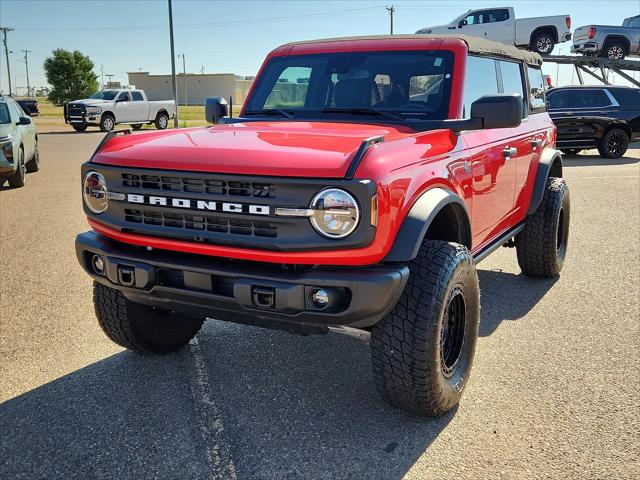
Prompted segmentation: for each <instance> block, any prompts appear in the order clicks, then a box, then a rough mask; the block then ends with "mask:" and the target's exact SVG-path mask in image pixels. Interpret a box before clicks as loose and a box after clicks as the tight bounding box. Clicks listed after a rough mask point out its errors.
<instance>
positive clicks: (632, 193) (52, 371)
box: [0, 130, 640, 480]
mask: <svg viewBox="0 0 640 480" xmlns="http://www.w3.org/2000/svg"><path fill="white" fill-rule="evenodd" d="M101 138H102V134H100V133H86V134H76V133H71V132H69V131H66V130H65V131H59V132H50V133H41V134H40V144H41V163H42V168H41V171H40V172H39V173H35V174H30V175H29V176H28V180H27V186H26V187H25V188H23V189H19V190H10V189H8V188H7V187H6V186H5V187H3V188H2V189H0V229H1V234H0V262H1V263H0V272H1V276H0V281H1V285H0V294H1V301H0V316H1V322H2V323H1V332H0V351H1V358H0V389H1V391H0V401H2V402H3V403H1V404H0V431H1V432H2V433H1V434H0V442H1V449H0V478H3V479H22V478H24V479H36V478H38V479H41V478H42V479H45V478H46V479H62V478H64V479H71V478H77V479H83V480H87V479H92V478H118V479H128V478H131V479H140V478H185V479H186V478H190V479H211V478H238V479H265V480H266V479H288V478H303V479H324V478H326V479H338V478H339V479H343V478H353V479H365V478H372V479H385V480H393V479H400V478H405V477H406V478H409V479H431V478H433V479H436V478H437V479H442V478H452V479H453V478H469V479H477V478H514V479H526V478H575V479H581V480H582V479H587V478H594V479H595V478H598V479H609V478H611V479H624V478H629V479H631V478H638V472H639V471H640V462H639V459H640V447H639V445H640V438H639V433H638V432H640V421H639V418H640V415H639V414H640V401H639V397H638V391H640V360H639V359H638V353H639V352H640V327H639V326H638V319H639V318H640V306H639V292H640V240H639V235H638V234H639V233H640V164H639V159H640V150H638V149H635V150H630V151H629V152H628V154H627V156H626V157H625V158H624V159H621V160H617V161H610V160H605V159H602V158H600V157H598V156H596V155H595V154H594V152H586V154H582V155H580V156H579V157H576V158H570V159H567V160H566V163H565V164H566V167H565V172H566V175H565V176H566V178H567V181H568V183H569V188H570V191H571V200H572V212H571V214H572V215H571V238H570V247H569V253H568V259H567V263H566V265H565V270H564V271H563V272H562V277H561V278H560V279H558V280H549V281H540V280H531V279H527V278H525V277H523V276H522V275H521V274H520V271H519V269H518V265H517V262H516V258H515V252H514V251H513V250H511V249H500V250H499V251H497V252H496V253H495V254H494V255H493V256H491V257H489V259H487V260H486V261H485V262H483V263H482V264H480V267H479V268H480V282H481V287H482V306H483V309H482V324H481V327H480V334H481V338H480V339H479V343H478V349H477V354H476V361H475V365H474V370H473V374H472V377H471V379H470V383H469V385H468V389H467V391H466V392H465V395H464V396H463V399H462V403H461V404H460V406H459V408H457V410H456V411H454V412H452V413H450V414H449V415H447V416H445V417H443V418H440V419H436V420H417V419H414V418H411V417H408V416H406V415H404V414H402V413H400V412H398V411H396V410H394V409H392V408H390V407H387V406H386V405H384V404H383V403H381V401H380V400H379V399H378V397H377V394H376V392H375V387H374V385H373V379H372V374H371V371H370V366H369V353H368V349H367V347H366V346H364V345H362V344H360V343H358V342H357V341H356V340H353V339H350V338H346V337H341V336H337V335H327V336H322V337H298V336H293V335H290V334H287V333H281V332H275V331H269V330H261V329H258V328H252V327H244V326H237V325H232V324H224V323H222V322H215V321H210V322H208V323H207V324H205V326H204V328H203V330H202V331H201V333H200V334H199V335H198V337H197V342H194V343H193V344H192V345H191V346H190V348H186V349H184V350H182V351H180V352H178V353H175V354H171V355H168V356H166V357H162V358H160V357H145V356H140V355H136V354H133V353H130V352H127V351H123V350H122V349H120V348H119V347H117V346H116V345H114V344H112V343H111V342H110V341H109V340H107V338H106V337H105V336H104V335H103V333H102V332H101V331H100V328H99V327H98V324H97V322H96V321H95V318H94V314H93V308H92V303H91V283H90V281H89V279H88V277H87V276H86V275H85V274H84V273H83V272H82V270H81V268H80V267H79V266H78V264H77V262H76V259H75V253H74V247H73V240H74V237H75V235H76V233H77V232H80V231H83V230H86V229H87V228H88V227H87V225H86V222H85V219H84V216H83V213H82V208H81V200H80V178H79V171H80V170H79V165H80V164H81V163H82V162H83V161H85V160H86V159H87V158H88V156H89V155H90V154H91V152H92V151H93V149H94V148H95V145H96V144H97V143H98V141H99V140H100V139H101Z"/></svg>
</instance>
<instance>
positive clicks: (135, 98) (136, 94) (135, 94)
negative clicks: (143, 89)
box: [131, 91, 144, 102]
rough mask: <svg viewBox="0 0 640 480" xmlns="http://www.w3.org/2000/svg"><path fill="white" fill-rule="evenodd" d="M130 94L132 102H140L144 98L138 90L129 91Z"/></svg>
mask: <svg viewBox="0 0 640 480" xmlns="http://www.w3.org/2000/svg"><path fill="white" fill-rule="evenodd" d="M131 96H132V97H133V101H134V102H142V101H143V100H144V99H143V98H142V93H140V92H136V91H134V92H131Z"/></svg>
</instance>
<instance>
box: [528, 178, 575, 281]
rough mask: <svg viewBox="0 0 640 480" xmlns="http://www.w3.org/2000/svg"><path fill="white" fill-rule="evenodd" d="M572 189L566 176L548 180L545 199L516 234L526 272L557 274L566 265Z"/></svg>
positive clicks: (530, 274)
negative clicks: (566, 180)
mask: <svg viewBox="0 0 640 480" xmlns="http://www.w3.org/2000/svg"><path fill="white" fill-rule="evenodd" d="M569 207H570V203H569V190H568V189H567V184H566V182H565V181H564V179H562V178H557V177H550V178H549V179H548V180H547V185H546V187H545V191H544V195H543V197H542V203H540V205H539V206H538V209H537V210H536V211H535V212H534V213H532V214H531V215H529V216H528V217H527V223H526V224H525V227H524V230H522V232H520V233H519V234H518V235H517V236H516V252H517V254H518V264H519V265H520V269H521V270H522V273H524V274H525V275H529V276H532V277H545V278H552V277H557V276H558V275H559V274H560V271H561V270H562V267H563V265H564V259H565V256H566V255H567V242H568V240H569V214H570V209H569Z"/></svg>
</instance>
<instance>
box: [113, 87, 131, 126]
mask: <svg viewBox="0 0 640 480" xmlns="http://www.w3.org/2000/svg"><path fill="white" fill-rule="evenodd" d="M130 104H131V94H130V93H129V92H120V93H119V94H118V96H117V97H116V103H115V105H114V107H113V110H114V113H115V116H116V122H117V123H122V122H131V121H133V120H135V119H134V118H133V116H132V111H131V110H132V109H131V105H130Z"/></svg>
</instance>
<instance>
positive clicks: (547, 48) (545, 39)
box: [531, 32, 556, 55]
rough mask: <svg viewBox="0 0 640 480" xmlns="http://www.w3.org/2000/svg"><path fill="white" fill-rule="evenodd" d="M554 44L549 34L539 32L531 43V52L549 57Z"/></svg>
mask: <svg viewBox="0 0 640 480" xmlns="http://www.w3.org/2000/svg"><path fill="white" fill-rule="evenodd" d="M555 45H556V43H555V40H554V39H553V36H552V35H551V34H550V33H549V32H540V33H538V34H537V35H536V36H535V37H533V40H532V41H531V50H533V51H534V52H536V53H539V54H540V55H551V52H552V51H553V47H555Z"/></svg>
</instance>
